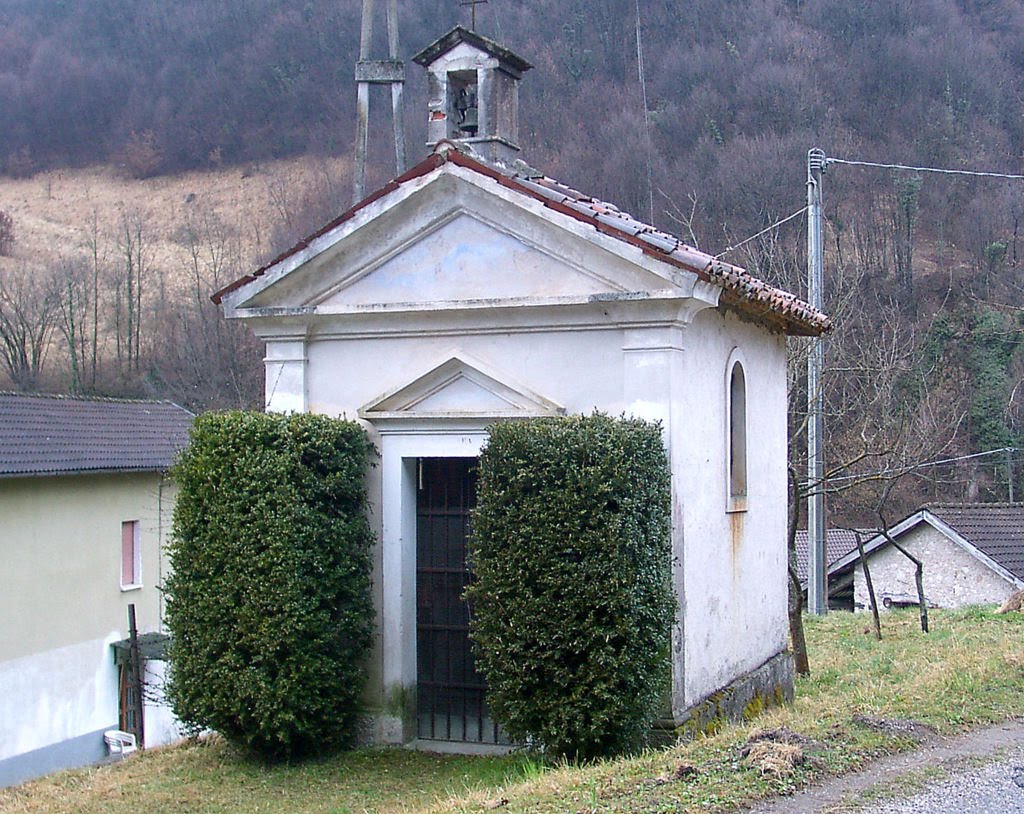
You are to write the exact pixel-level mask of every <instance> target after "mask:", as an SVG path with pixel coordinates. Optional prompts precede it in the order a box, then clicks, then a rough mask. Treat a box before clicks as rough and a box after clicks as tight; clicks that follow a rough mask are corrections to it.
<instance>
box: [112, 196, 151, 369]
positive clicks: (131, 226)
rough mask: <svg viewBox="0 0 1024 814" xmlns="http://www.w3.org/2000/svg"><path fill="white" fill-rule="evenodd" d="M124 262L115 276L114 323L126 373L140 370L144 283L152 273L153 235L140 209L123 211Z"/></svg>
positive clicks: (121, 244) (120, 242) (120, 241)
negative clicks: (150, 243) (134, 211)
mask: <svg viewBox="0 0 1024 814" xmlns="http://www.w3.org/2000/svg"><path fill="white" fill-rule="evenodd" d="M117 247H118V251H119V253H120V255H121V264H120V267H119V269H118V271H117V278H116V280H115V298H114V327H115V332H116V338H117V361H118V365H119V366H120V367H121V369H122V373H138V372H139V360H140V350H141V342H142V285H143V280H144V279H145V278H146V277H147V276H148V273H149V235H148V232H147V227H146V219H145V218H144V217H143V216H142V215H141V214H139V213H137V212H136V213H128V212H122V214H121V224H120V227H119V233H118V243H117Z"/></svg>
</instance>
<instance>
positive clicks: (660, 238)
mask: <svg viewBox="0 0 1024 814" xmlns="http://www.w3.org/2000/svg"><path fill="white" fill-rule="evenodd" d="M446 163H451V164H454V165H456V166H459V167H464V168H466V169H468V170H472V171H474V172H478V173H480V174H481V175H484V176H487V177H489V178H492V179H493V180H495V181H497V182H498V183H499V184H501V185H502V186H504V187H506V188H507V189H512V190H515V191H517V192H519V193H521V194H523V195H527V196H529V197H531V198H534V199H535V200H538V201H541V202H542V203H543V204H544V205H545V206H546V207H548V208H549V209H551V210H553V211H556V212H560V213H562V214H564V215H568V216H569V217H572V218H575V219H576V220H579V221H582V222H584V223H588V224H590V225H591V226H593V227H594V229H596V230H597V231H599V232H602V233H604V234H607V235H610V236H612V237H615V238H617V239H619V240H622V241H624V242H626V243H630V244H632V245H634V246H637V247H638V248H640V249H641V250H643V251H644V252H645V253H646V254H648V255H650V256H652V257H656V258H657V259H659V260H661V261H663V262H666V263H669V264H671V265H673V266H676V267H678V268H682V269H685V270H687V271H691V272H693V273H695V274H696V275H697V276H698V277H700V278H701V279H703V280H706V281H709V282H712V283H715V284H717V285H718V286H720V287H721V288H722V289H723V291H722V296H721V300H720V302H721V304H722V305H724V306H726V307H729V308H732V309H734V310H735V311H737V312H738V313H740V314H743V315H745V316H748V317H751V318H753V319H755V320H757V321H758V322H761V323H765V324H768V325H770V326H772V327H775V328H778V329H779V330H782V331H784V332H786V333H788V334H791V335H796V336H817V335H819V334H822V333H824V332H826V331H828V330H829V329H830V328H831V322H830V320H829V318H828V317H827V316H826V315H825V314H823V313H821V312H820V311H818V310H817V309H815V308H812V307H811V306H810V305H808V304H807V303H805V302H803V301H802V300H800V299H799V298H797V297H796V296H794V295H793V294H790V293H789V292H786V291H783V290H781V289H778V288H775V287H774V286H771V285H769V284H768V283H766V282H764V281H763V280H759V279H757V278H756V277H754V276H753V275H751V274H750V273H749V272H747V271H745V270H744V269H742V268H740V267H739V266H734V265H732V264H731V263H725V262H723V261H721V260H716V259H715V258H714V257H712V256H711V255H709V254H706V253H705V252H702V251H700V250H699V249H695V248H693V247H692V246H688V245H686V244H685V243H683V242H682V241H680V240H679V238H677V237H674V236H673V235H670V234H668V233H667V232H662V231H661V230H659V229H656V228H655V227H653V226H650V225H649V224H646V223H644V222H642V221H639V220H637V219H636V218H634V217H633V216H631V215H629V214H627V213H625V212H622V211H621V210H619V209H618V208H617V207H616V206H615V205H614V204H610V203H607V202H605V201H601V200H599V199H597V198H593V197H590V196H588V195H584V194H583V193H582V192H579V191H577V190H574V189H572V188H571V187H568V186H566V185H564V184H562V183H560V182H558V181H556V180H554V179H553V178H548V177H546V176H543V175H539V174H537V173H536V172H533V171H530V170H529V168H527V167H525V165H523V166H522V167H520V168H517V169H515V170H510V169H508V168H505V167H498V166H495V165H492V164H488V163H485V162H484V161H482V160H481V159H479V158H476V157H473V156H470V155H467V154H466V153H465V152H463V151H462V149H461V148H460V147H459V146H458V145H456V144H454V143H452V142H449V141H443V142H440V143H439V144H438V145H437V148H436V149H435V151H434V153H433V154H431V155H430V156H428V157H427V159H426V160H424V161H422V162H420V163H419V164H417V165H416V166H415V167H413V168H412V169H411V170H409V171H408V172H406V173H405V174H404V175H401V176H399V177H398V178H396V179H394V180H393V181H390V182H389V183H388V184H386V185H385V186H384V187H382V188H381V189H380V190H378V191H377V192H375V193H373V194H372V195H370V196H369V197H367V198H366V199H364V200H363V201H361V202H360V203H358V204H356V205H355V206H354V207H352V208H351V209H349V210H348V211H347V212H345V213H343V214H342V215H340V216H339V217H338V218H335V219H334V220H333V221H331V222H330V223H328V224H327V225H326V226H324V227H322V228H321V229H319V230H318V231H317V232H315V233H314V234H312V235H310V236H309V237H308V238H306V239H305V240H302V241H300V242H299V243H298V244H297V245H295V246H293V247H292V248H291V249H289V250H288V251H286V252H284V253H283V254H281V255H280V256H278V257H276V258H275V259H274V260H272V261H271V262H270V263H268V264H266V265H265V266H263V267H261V268H259V269H257V270H256V271H254V272H253V273H252V274H250V275H246V276H245V277H242V278H241V279H239V280H236V281H235V282H233V283H231V284H230V285H228V286H226V287H225V288H222V289H221V290H220V291H218V292H216V293H215V294H214V295H213V297H212V299H213V301H214V302H215V303H220V302H221V300H222V298H223V297H224V295H225V294H228V293H229V292H231V291H234V290H236V289H238V288H241V287H242V286H245V285H247V284H248V283H250V282H253V281H254V280H255V279H256V278H257V277H260V276H262V275H263V274H264V273H266V271H267V270H268V269H270V268H272V267H273V266H276V265H277V264H278V263H280V262H282V261H284V260H286V259H288V258H289V257H291V256H292V255H293V254H296V253H298V252H300V251H302V250H303V249H305V248H307V247H308V246H309V245H310V243H312V242H313V241H314V240H316V239H317V238H319V237H321V236H323V235H325V234H327V233H328V232H330V231H331V230H333V229H335V228H337V227H338V226H340V225H341V224H342V223H344V222H345V221H347V220H350V219H351V218H352V217H354V216H355V214H356V213H357V212H359V211H360V210H361V209H363V208H364V207H366V206H369V205H370V204H371V203H373V202H374V201H377V200H379V199H380V198H382V197H384V196H385V195H388V194H390V193H391V192H394V191H395V190H397V189H398V188H399V187H401V185H402V184H405V183H408V182H410V181H412V180H414V179H416V178H420V177H421V176H423V175H426V174H428V173H430V172H432V171H433V170H436V169H438V168H440V167H441V166H443V165H444V164H446Z"/></svg>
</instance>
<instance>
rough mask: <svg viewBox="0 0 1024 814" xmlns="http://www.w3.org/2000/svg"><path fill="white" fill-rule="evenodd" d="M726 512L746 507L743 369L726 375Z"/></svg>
mask: <svg viewBox="0 0 1024 814" xmlns="http://www.w3.org/2000/svg"><path fill="white" fill-rule="evenodd" d="M728 431H729V511H742V510H744V509H746V507H747V505H746V504H747V382H746V377H745V376H744V375H743V365H741V364H740V363H739V362H738V361H737V362H734V363H733V366H732V370H731V372H730V373H729V427H728Z"/></svg>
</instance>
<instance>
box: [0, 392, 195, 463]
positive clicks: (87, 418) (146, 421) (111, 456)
mask: <svg viewBox="0 0 1024 814" xmlns="http://www.w3.org/2000/svg"><path fill="white" fill-rule="evenodd" d="M194 418H195V416H194V415H193V414H192V413H190V412H189V411H188V410H185V409H183V408H182V407H179V406H177V405H176V404H171V403H170V402H166V401H127V400H120V399H83V398H71V397H66V396H50V395H30V394H25V393H0V478H11V477H25V476H32V475H61V474H81V473H86V472H152V471H163V470H165V469H167V468H168V467H169V466H170V465H171V463H173V461H174V458H175V456H176V455H177V454H178V452H179V451H180V450H181V449H182V448H183V447H184V446H185V444H186V443H188V432H189V428H190V427H191V426H192V421H193V419H194Z"/></svg>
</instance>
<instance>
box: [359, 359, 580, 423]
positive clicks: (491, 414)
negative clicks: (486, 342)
mask: <svg viewBox="0 0 1024 814" xmlns="http://www.w3.org/2000/svg"><path fill="white" fill-rule="evenodd" d="M564 412H565V409H564V408H563V407H561V406H560V405H558V404H556V403H555V402H553V401H551V400H550V399H546V398H544V397H543V396H540V395H538V394H536V393H533V392H531V391H530V390H528V389H527V388H525V387H523V386H522V385H520V384H517V383H514V382H512V381H510V380H509V379H508V378H507V377H505V376H502V375H501V374H499V373H497V372H495V371H493V370H487V369H486V366H485V365H484V364H483V363H481V362H479V361H477V360H470V359H469V358H468V357H465V356H462V355H459V354H456V355H453V356H451V357H450V358H449V359H448V360H447V361H445V362H443V363H441V364H440V365H437V366H436V367H434V368H432V369H431V370H429V371H428V372H427V373H424V374H423V375H422V376H418V377H417V378H416V379H414V380H413V381H411V382H409V383H407V384H404V385H401V386H399V387H397V388H395V389H393V390H390V391H388V392H387V393H384V394H383V395H381V396H379V397H378V398H376V399H374V400H373V401H371V402H370V403H368V404H366V405H364V406H363V407H361V408H360V409H359V416H360V418H364V419H366V420H368V421H373V420H375V419H382V418H383V419H394V418H431V419H437V418H453V419H454V418H463V419H465V418H473V419H477V418H485V419H486V418H534V417H538V416H552V415H561V414H563V413H564Z"/></svg>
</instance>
